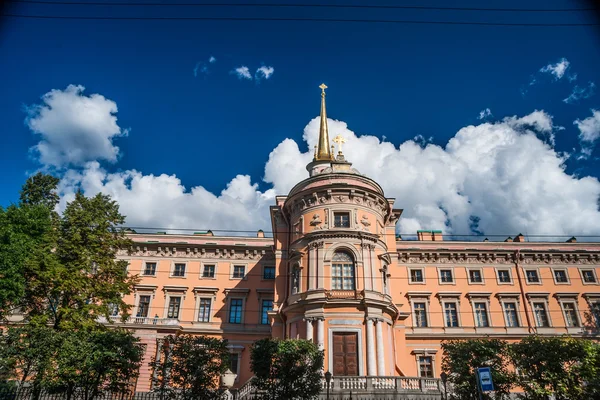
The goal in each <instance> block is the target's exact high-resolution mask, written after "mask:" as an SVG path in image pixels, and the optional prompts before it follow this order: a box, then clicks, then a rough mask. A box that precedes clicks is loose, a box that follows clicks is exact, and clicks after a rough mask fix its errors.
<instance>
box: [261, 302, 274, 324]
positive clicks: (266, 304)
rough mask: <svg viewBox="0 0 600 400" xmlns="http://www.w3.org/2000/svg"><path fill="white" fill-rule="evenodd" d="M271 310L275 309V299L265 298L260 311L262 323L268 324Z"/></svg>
mask: <svg viewBox="0 0 600 400" xmlns="http://www.w3.org/2000/svg"><path fill="white" fill-rule="evenodd" d="M269 311H273V300H263V301H262V307H261V312H260V315H261V317H260V323H261V324H263V325H266V324H268V323H269V315H268V314H267V313H268V312H269Z"/></svg>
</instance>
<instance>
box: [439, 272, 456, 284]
mask: <svg viewBox="0 0 600 400" xmlns="http://www.w3.org/2000/svg"><path fill="white" fill-rule="evenodd" d="M440 280H441V281H442V282H443V283H452V282H454V277H453V276H452V270H451V269H441V270H440Z"/></svg>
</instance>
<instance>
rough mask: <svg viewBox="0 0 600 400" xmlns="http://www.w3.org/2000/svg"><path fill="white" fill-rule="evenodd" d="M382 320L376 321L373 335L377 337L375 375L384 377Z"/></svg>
mask: <svg viewBox="0 0 600 400" xmlns="http://www.w3.org/2000/svg"><path fill="white" fill-rule="evenodd" d="M382 324H383V321H382V320H377V323H376V324H375V333H376V335H377V374H378V375H379V376H385V353H384V351H383V329H382Z"/></svg>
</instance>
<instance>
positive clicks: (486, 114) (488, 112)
mask: <svg viewBox="0 0 600 400" xmlns="http://www.w3.org/2000/svg"><path fill="white" fill-rule="evenodd" d="M489 117H493V115H492V111H491V110H490V109H489V108H486V109H484V110H481V111H479V117H478V118H477V119H486V118H489Z"/></svg>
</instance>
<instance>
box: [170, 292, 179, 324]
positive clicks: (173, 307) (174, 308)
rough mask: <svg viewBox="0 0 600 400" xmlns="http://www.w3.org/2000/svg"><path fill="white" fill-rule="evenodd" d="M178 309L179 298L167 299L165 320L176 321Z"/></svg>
mask: <svg viewBox="0 0 600 400" xmlns="http://www.w3.org/2000/svg"><path fill="white" fill-rule="evenodd" d="M180 307H181V297H179V296H177V297H169V308H168V310H167V318H173V319H178V318H179V309H180Z"/></svg>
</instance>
